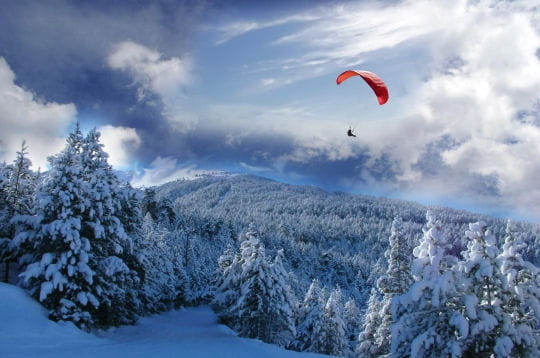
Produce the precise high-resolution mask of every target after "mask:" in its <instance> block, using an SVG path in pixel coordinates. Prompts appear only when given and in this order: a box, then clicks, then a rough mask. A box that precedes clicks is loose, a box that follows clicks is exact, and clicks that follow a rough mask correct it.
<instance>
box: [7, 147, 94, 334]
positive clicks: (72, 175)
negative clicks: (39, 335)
mask: <svg viewBox="0 0 540 358" xmlns="http://www.w3.org/2000/svg"><path fill="white" fill-rule="evenodd" d="M49 161H50V164H51V169H50V171H49V172H48V173H47V177H46V178H45V181H44V182H43V184H42V185H41V186H40V188H39V192H38V200H37V201H36V202H37V212H38V216H37V217H36V218H34V220H31V219H30V218H29V219H28V221H27V224H28V226H29V229H28V230H26V231H23V232H20V233H18V235H17V236H16V237H15V239H14V240H15V242H16V244H18V245H20V244H23V243H30V244H32V245H33V246H34V249H33V252H32V254H33V257H34V262H32V263H31V264H30V265H28V267H27V268H26V270H25V271H24V272H23V273H22V274H21V276H22V277H23V278H24V280H25V281H26V283H27V286H28V288H29V290H30V293H31V294H32V295H33V296H34V297H35V298H36V299H38V300H39V301H40V302H41V303H42V304H43V305H44V306H45V307H46V308H47V309H49V312H50V317H51V318H52V319H54V320H66V321H72V322H74V323H75V324H76V325H77V326H79V327H81V328H86V329H87V328H90V327H92V326H94V323H95V322H94V318H93V316H92V314H91V312H93V311H94V310H95V309H97V307H98V306H99V304H100V302H99V300H98V299H97V297H98V296H100V288H99V287H98V286H97V285H96V282H95V280H94V276H95V272H94V271H93V270H92V269H91V268H90V266H89V261H90V259H91V253H90V240H89V238H88V237H86V236H84V233H83V232H82V231H81V225H82V221H83V216H84V212H85V211H86V209H87V207H88V205H89V202H88V201H87V198H86V195H85V194H86V190H87V188H86V182H85V178H84V176H83V174H82V172H81V167H80V163H79V156H78V154H77V153H75V149H74V148H73V147H72V146H71V145H70V144H68V145H67V146H66V148H65V149H64V151H63V152H62V153H61V154H60V155H58V156H55V157H51V158H49Z"/></svg>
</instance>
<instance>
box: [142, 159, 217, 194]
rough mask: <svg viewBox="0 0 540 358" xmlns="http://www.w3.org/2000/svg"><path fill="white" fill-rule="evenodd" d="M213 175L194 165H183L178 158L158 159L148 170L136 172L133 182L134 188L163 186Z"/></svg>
mask: <svg viewBox="0 0 540 358" xmlns="http://www.w3.org/2000/svg"><path fill="white" fill-rule="evenodd" d="M209 173H212V172H210V171H207V170H201V169H197V168H196V167H195V166H193V165H181V164H179V163H178V160H177V159H176V158H171V157H157V158H156V159H154V161H153V162H152V163H151V164H150V166H149V167H148V168H144V169H142V170H141V171H138V172H135V173H134V175H133V178H132V180H131V184H132V185H133V186H134V187H150V186H154V185H161V184H164V183H167V182H170V181H173V180H177V179H194V178H196V177H197V176H200V175H203V174H209Z"/></svg>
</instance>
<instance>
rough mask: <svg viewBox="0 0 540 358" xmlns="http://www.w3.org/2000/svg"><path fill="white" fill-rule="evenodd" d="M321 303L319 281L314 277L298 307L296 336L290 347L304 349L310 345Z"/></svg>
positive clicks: (320, 315) (322, 302)
mask: <svg viewBox="0 0 540 358" xmlns="http://www.w3.org/2000/svg"><path fill="white" fill-rule="evenodd" d="M323 305H324V294H323V292H322V290H321V288H320V286H319V281H318V280H317V279H314V280H313V281H312V282H311V285H310V286H309V289H308V291H307V292H306V295H305V297H304V300H303V302H302V303H300V306H299V308H298V314H297V320H296V322H297V323H296V327H297V330H296V338H295V340H294V341H293V342H292V344H291V348H293V349H296V350H298V351H306V350H308V349H310V347H312V345H313V338H314V337H313V335H314V332H315V326H316V325H318V322H319V321H320V320H321V317H322V314H323Z"/></svg>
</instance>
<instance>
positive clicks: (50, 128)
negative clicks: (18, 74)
mask: <svg viewBox="0 0 540 358" xmlns="http://www.w3.org/2000/svg"><path fill="white" fill-rule="evenodd" d="M0 108H1V110H0V160H2V161H4V160H5V161H6V162H11V161H12V160H14V159H15V153H16V151H17V150H19V149H20V146H21V142H22V140H26V143H27V145H28V147H29V157H30V159H31V160H32V163H33V167H34V168H35V169H37V168H38V167H41V168H42V169H45V168H46V166H47V160H46V158H47V157H48V156H50V155H52V154H56V153H58V152H59V151H61V150H62V148H63V145H64V143H65V137H64V136H65V132H66V130H67V128H68V126H69V125H70V123H72V122H73V121H74V120H75V117H76V115H77V110H76V108H75V105H73V104H59V103H54V102H46V101H43V100H41V99H39V98H38V97H36V95H34V94H33V93H31V92H29V91H27V90H25V89H23V88H22V87H20V86H18V85H16V84H15V74H14V73H13V71H12V70H11V69H10V67H9V65H8V64H7V62H6V61H5V60H4V58H2V57H0Z"/></svg>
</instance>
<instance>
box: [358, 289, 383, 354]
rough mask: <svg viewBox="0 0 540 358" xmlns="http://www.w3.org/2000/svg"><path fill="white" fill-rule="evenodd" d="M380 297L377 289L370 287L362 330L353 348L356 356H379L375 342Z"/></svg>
mask: <svg viewBox="0 0 540 358" xmlns="http://www.w3.org/2000/svg"><path fill="white" fill-rule="evenodd" d="M381 308H382V306H381V298H380V293H379V291H378V290H377V289H376V288H375V287H374V288H372V289H371V294H370V295H369V300H368V303H367V310H366V313H365V314H364V318H363V323H362V330H361V331H360V334H359V336H358V345H357V347H356V349H355V354H356V356H357V357H366V358H371V357H377V356H379V348H380V347H379V345H378V344H377V342H376V335H377V329H378V327H380V325H381V316H379V313H380V311H381Z"/></svg>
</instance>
